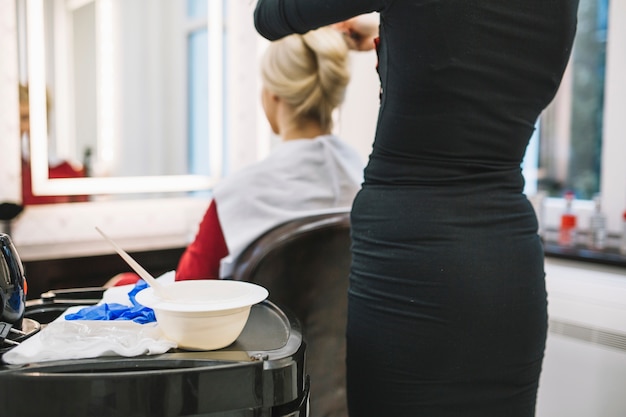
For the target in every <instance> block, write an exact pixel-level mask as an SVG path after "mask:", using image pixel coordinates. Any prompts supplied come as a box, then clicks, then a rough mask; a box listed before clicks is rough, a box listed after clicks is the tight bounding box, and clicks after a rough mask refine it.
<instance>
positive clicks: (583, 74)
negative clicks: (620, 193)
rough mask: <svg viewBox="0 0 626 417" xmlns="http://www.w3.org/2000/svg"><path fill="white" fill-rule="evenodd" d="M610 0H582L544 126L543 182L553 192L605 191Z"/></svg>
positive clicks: (541, 130) (586, 193) (581, 195)
mask: <svg viewBox="0 0 626 417" xmlns="http://www.w3.org/2000/svg"><path fill="white" fill-rule="evenodd" d="M607 7H608V0H581V1H580V3H579V11H578V16H579V17H578V30H577V33H576V38H575V41H574V48H573V50H572V56H571V61H570V65H569V68H568V70H567V72H566V75H565V77H564V79H563V82H562V86H561V89H560V91H559V95H558V97H557V98H556V99H555V101H554V103H553V104H552V105H551V106H550V107H549V108H548V109H546V112H545V113H544V115H543V116H542V118H541V121H540V125H539V126H540V128H539V138H540V147H539V175H540V176H539V184H538V188H539V189H540V190H543V191H546V192H547V194H548V195H550V196H553V197H557V196H562V195H563V193H564V192H565V191H566V190H572V191H574V193H575V194H576V196H577V197H578V198H582V199H591V198H592V197H593V195H594V194H596V193H598V192H599V191H600V175H601V166H602V164H601V158H602V154H601V151H602V127H603V110H604V105H603V104H604V86H605V62H606V36H607V11H608V9H607Z"/></svg>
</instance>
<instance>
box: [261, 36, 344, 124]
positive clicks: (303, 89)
mask: <svg viewBox="0 0 626 417" xmlns="http://www.w3.org/2000/svg"><path fill="white" fill-rule="evenodd" d="M348 66H349V62H348V47H347V45H346V43H345V41H344V39H343V37H342V36H341V34H340V33H339V32H337V31H336V30H334V29H330V28H321V29H317V30H313V31H310V32H307V33H305V34H304V35H297V34H296V35H290V36H287V37H284V38H282V39H280V40H277V41H275V42H272V43H271V44H270V45H269V46H268V49H267V51H266V53H265V56H264V57H263V61H262V64H261V76H262V79H263V83H264V85H265V87H266V88H267V89H268V90H269V91H271V92H272V93H274V94H276V95H277V96H279V97H281V98H282V99H284V100H285V101H286V102H287V103H288V104H289V105H290V106H291V107H292V108H293V109H294V118H295V119H296V120H294V122H295V123H297V121H298V120H299V119H301V118H312V119H315V120H318V121H319V122H320V123H321V125H322V127H323V128H324V129H327V130H330V129H331V128H332V112H333V110H334V109H335V108H337V107H338V106H339V105H340V104H341V103H342V102H343V99H344V97H345V92H346V87H347V85H348V82H349V81H350V71H349V68H348Z"/></svg>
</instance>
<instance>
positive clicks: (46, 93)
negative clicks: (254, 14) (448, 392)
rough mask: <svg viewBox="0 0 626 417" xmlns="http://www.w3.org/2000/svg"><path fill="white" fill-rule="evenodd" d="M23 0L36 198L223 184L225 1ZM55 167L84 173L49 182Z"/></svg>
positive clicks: (24, 57) (25, 78)
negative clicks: (54, 163)
mask: <svg viewBox="0 0 626 417" xmlns="http://www.w3.org/2000/svg"><path fill="white" fill-rule="evenodd" d="M17 2H18V3H17V4H18V30H19V33H20V36H19V38H20V42H19V43H20V44H19V48H18V49H19V52H20V55H21V57H20V63H21V65H20V71H21V74H22V75H21V80H22V83H24V84H28V89H29V107H28V108H29V116H30V133H29V139H30V155H29V156H30V167H31V177H32V188H33V192H34V193H35V194H37V195H99V194H106V195H110V194H129V193H132V194H136V193H142V194H143V193H162V192H185V191H195V190H206V189H209V188H211V187H212V186H213V184H215V183H216V182H217V181H218V179H219V177H220V175H221V173H222V147H223V141H224V134H223V126H222V125H223V114H222V110H221V109H222V107H223V106H222V104H223V89H222V84H223V81H222V67H223V64H222V59H223V37H224V35H223V22H222V19H223V16H224V10H223V8H224V4H225V2H223V1H209V0H196V1H193V0H188V1H186V2H182V1H180V0H17ZM209 63H211V65H210V67H209ZM209 92H210V94H209ZM53 159H62V160H68V161H74V162H76V163H79V164H80V163H86V168H87V171H88V177H81V178H50V177H49V172H50V171H49V169H50V161H51V160H53Z"/></svg>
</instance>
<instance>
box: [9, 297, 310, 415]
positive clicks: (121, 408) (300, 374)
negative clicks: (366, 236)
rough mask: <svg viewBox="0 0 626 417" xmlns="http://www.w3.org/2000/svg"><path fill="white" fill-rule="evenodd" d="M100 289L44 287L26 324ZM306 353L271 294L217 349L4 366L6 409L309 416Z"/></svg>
mask: <svg viewBox="0 0 626 417" xmlns="http://www.w3.org/2000/svg"><path fill="white" fill-rule="evenodd" d="M101 295H102V294H101V292H99V290H98V289H76V290H64V291H58V292H51V293H47V294H44V295H43V296H42V298H41V299H40V300H36V301H33V302H29V304H28V305H27V308H26V313H25V324H28V323H31V326H30V327H33V328H36V327H37V326H38V324H42V325H45V324H46V323H49V322H50V321H51V320H53V319H54V318H56V317H58V316H59V315H60V314H61V313H62V312H63V311H64V310H65V309H66V308H67V307H70V306H72V305H77V304H83V303H89V301H90V299H91V298H93V299H99V298H100V296H101ZM33 324H34V325H33ZM24 327H25V328H26V327H28V326H24ZM305 351H306V345H305V343H304V341H303V339H302V331H301V327H300V324H299V322H298V320H297V319H296V318H295V317H294V316H293V315H291V314H290V313H288V312H286V311H283V310H282V309H280V308H279V307H278V306H276V305H275V304H273V303H272V302H270V301H267V300H266V301H264V302H262V303H260V304H257V305H255V306H253V307H252V310H251V312H250V318H249V319H248V323H247V324H246V327H245V328H244V330H243V332H242V334H241V335H240V336H239V338H238V339H237V341H236V342H235V343H234V344H232V345H231V346H229V347H227V348H224V349H221V350H217V351H210V352H189V351H183V350H174V351H170V352H168V353H165V354H162V355H154V356H141V357H134V358H120V357H106V358H96V359H81V360H71V361H55V362H42V363H34V364H30V365H27V366H13V365H6V364H2V365H0V416H11V417H43V416H46V417H52V416H59V417H68V416H72V417H78V416H80V417H83V416H84V417H87V416H93V417H100V416H102V417H105V416H106V417H144V416H145V417H161V416H162V417H169V416H189V417H192V416H193V417H205V416H206V417H218V416H219V417H222V416H233V417H238V416H242V417H243V416H246V417H248V416H249V417H263V416H273V417H276V416H285V417H286V416H289V417H307V416H308V402H309V401H308V400H309V387H308V381H307V378H306V374H305V369H304V368H305V364H304V361H305Z"/></svg>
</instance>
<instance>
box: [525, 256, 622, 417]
mask: <svg viewBox="0 0 626 417" xmlns="http://www.w3.org/2000/svg"><path fill="white" fill-rule="evenodd" d="M546 272H547V280H546V282H547V287H548V312H549V314H550V322H549V331H548V341H547V347H546V355H545V359H544V363H543V371H542V375H541V379H540V382H539V393H538V397H537V417H626V268H605V267H598V266H592V265H587V264H582V263H578V262H576V263H573V262H565V261H555V260H548V261H547V262H546Z"/></svg>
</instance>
